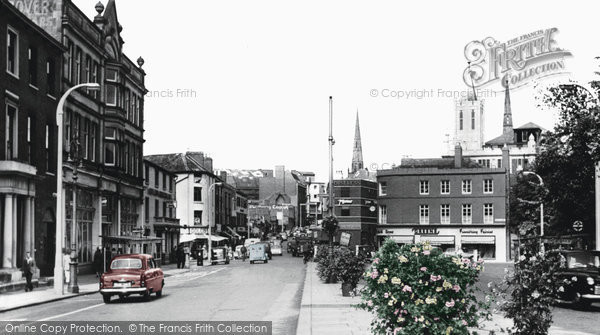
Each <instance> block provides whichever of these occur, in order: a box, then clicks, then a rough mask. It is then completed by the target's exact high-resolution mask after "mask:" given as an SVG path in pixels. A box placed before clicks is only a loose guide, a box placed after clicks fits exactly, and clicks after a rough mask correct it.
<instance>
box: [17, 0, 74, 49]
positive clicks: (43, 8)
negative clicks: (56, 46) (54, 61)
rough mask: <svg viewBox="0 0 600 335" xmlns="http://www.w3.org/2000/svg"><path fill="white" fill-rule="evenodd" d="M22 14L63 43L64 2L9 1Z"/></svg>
mask: <svg viewBox="0 0 600 335" xmlns="http://www.w3.org/2000/svg"><path fill="white" fill-rule="evenodd" d="M9 2H10V3H11V4H12V5H13V6H15V8H17V9H18V10H19V11H20V12H21V13H23V14H25V16H27V17H28V18H29V19H30V20H31V21H33V22H35V23H36V24H37V25H38V26H40V27H41V28H42V29H44V30H45V31H46V32H47V33H48V34H50V35H51V36H52V37H54V38H55V39H56V40H57V41H61V40H62V38H61V24H62V6H63V1H62V0H9Z"/></svg>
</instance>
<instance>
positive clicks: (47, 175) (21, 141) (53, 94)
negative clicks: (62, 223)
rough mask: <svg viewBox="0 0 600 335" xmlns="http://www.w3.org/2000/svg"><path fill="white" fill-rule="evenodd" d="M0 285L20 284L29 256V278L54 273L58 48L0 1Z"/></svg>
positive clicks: (58, 46)
mask: <svg viewBox="0 0 600 335" xmlns="http://www.w3.org/2000/svg"><path fill="white" fill-rule="evenodd" d="M0 45H2V46H3V47H2V48H0V50H1V52H0V66H2V68H1V71H0V110H1V111H2V113H3V115H4V116H3V117H2V118H0V138H2V140H3V144H2V145H1V146H0V242H1V244H2V247H0V260H1V262H2V264H1V265H0V267H1V269H0V285H1V284H3V283H11V282H16V281H19V280H21V271H20V267H21V265H22V262H23V259H24V258H25V252H30V253H31V255H32V257H34V259H35V264H36V266H37V268H36V269H35V274H34V275H35V277H36V278H37V277H38V276H39V275H40V272H41V274H42V275H49V274H51V273H52V271H53V267H54V252H55V249H54V244H55V231H56V230H55V226H56V220H55V212H56V211H55V209H56V200H55V198H54V197H53V193H54V192H56V165H57V164H56V106H57V97H60V77H61V75H60V73H61V67H60V64H61V57H62V53H63V51H64V49H63V47H62V45H61V44H60V43H59V42H58V41H56V40H55V39H54V38H53V37H52V36H51V35H50V34H48V33H47V32H46V31H44V30H43V29H41V28H40V27H38V26H37V25H36V24H35V22H33V21H32V20H31V19H29V18H27V17H26V16H25V15H24V14H23V13H21V12H20V11H19V10H17V9H16V8H15V7H14V6H13V5H12V4H11V3H10V2H9V1H6V0H0Z"/></svg>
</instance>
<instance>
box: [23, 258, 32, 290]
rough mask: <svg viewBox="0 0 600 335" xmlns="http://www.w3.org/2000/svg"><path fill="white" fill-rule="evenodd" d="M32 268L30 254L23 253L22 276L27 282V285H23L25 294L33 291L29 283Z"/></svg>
mask: <svg viewBox="0 0 600 335" xmlns="http://www.w3.org/2000/svg"><path fill="white" fill-rule="evenodd" d="M33 267H34V262H33V258H31V254H30V253H29V251H27V252H26V253H25V260H24V261H23V275H24V276H25V279H26V280H27V284H26V285H25V292H28V291H33V284H32V283H31V277H33Z"/></svg>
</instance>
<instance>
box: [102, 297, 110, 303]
mask: <svg viewBox="0 0 600 335" xmlns="http://www.w3.org/2000/svg"><path fill="white" fill-rule="evenodd" d="M102 300H104V303H105V304H110V295H103V296H102Z"/></svg>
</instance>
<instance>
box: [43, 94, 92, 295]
mask: <svg viewBox="0 0 600 335" xmlns="http://www.w3.org/2000/svg"><path fill="white" fill-rule="evenodd" d="M82 87H87V88H88V89H92V90H99V89H100V84H98V83H85V84H79V85H75V86H73V87H71V88H70V89H68V90H67V91H66V92H65V93H64V94H63V95H62V97H61V98H60V100H59V101H58V105H57V106H56V125H57V126H58V132H57V139H56V142H57V152H56V238H55V244H56V245H55V250H56V252H55V255H54V291H55V293H56V294H59V295H63V294H64V286H63V281H64V274H63V271H64V270H63V264H62V249H63V240H64V229H63V228H64V214H63V211H64V206H63V196H62V191H63V185H62V182H63V180H62V177H63V173H62V164H63V161H62V160H63V113H64V107H65V102H66V100H67V97H68V96H69V95H70V94H71V93H73V92H74V91H75V90H77V89H79V88H82Z"/></svg>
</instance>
